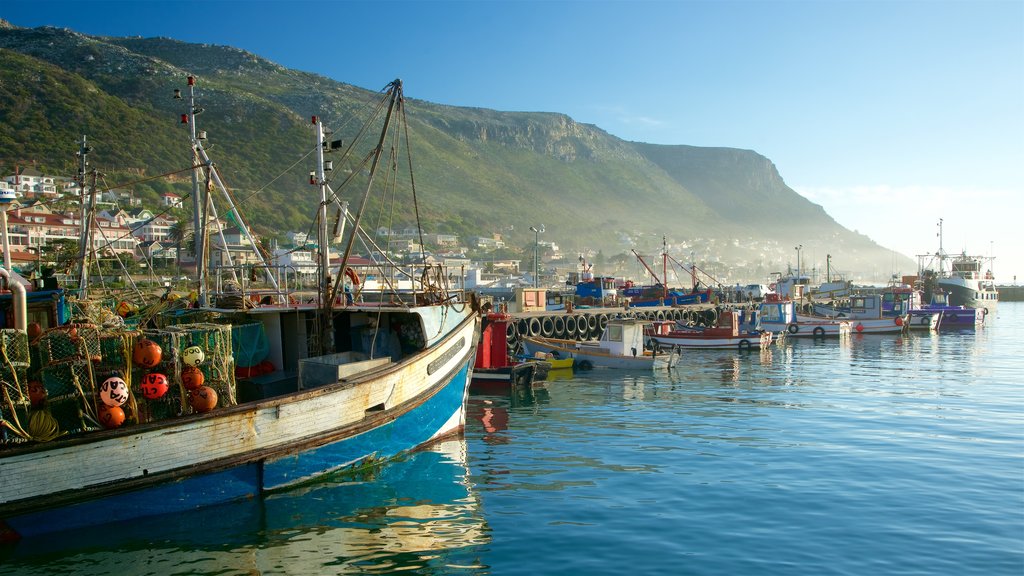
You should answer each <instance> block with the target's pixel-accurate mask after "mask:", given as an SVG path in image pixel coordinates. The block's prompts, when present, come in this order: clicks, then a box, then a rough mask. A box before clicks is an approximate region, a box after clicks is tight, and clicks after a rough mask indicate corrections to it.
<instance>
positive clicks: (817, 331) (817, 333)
mask: <svg viewBox="0 0 1024 576" xmlns="http://www.w3.org/2000/svg"><path fill="white" fill-rule="evenodd" d="M824 335H825V329H824V328H822V327H821V326H818V327H817V328H815V329H814V337H815V338H821V337H822V336H824Z"/></svg>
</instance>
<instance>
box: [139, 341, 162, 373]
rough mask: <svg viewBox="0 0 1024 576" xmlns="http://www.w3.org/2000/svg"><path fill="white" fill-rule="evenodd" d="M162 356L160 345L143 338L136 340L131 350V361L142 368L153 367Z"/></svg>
mask: <svg viewBox="0 0 1024 576" xmlns="http://www.w3.org/2000/svg"><path fill="white" fill-rule="evenodd" d="M163 357H164V351H163V349H161V348H160V345H159V344H157V343H156V342H153V341H152V340H148V339H145V338H144V339H142V340H139V341H138V342H136V343H135V348H134V349H133V350H132V361H133V362H135V363H136V364H138V365H139V366H142V367H143V368H154V367H155V366H156V365H157V364H159V363H160V360H161V359H162V358H163Z"/></svg>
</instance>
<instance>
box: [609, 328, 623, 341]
mask: <svg viewBox="0 0 1024 576" xmlns="http://www.w3.org/2000/svg"><path fill="white" fill-rule="evenodd" d="M605 333H606V334H608V341H609V342H622V326H619V325H618V324H609V325H608V330H607V331H606V332H605Z"/></svg>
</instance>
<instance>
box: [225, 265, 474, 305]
mask: <svg viewBox="0 0 1024 576" xmlns="http://www.w3.org/2000/svg"><path fill="white" fill-rule="evenodd" d="M464 273H465V270H464V268H463V267H461V266H460V267H459V268H458V272H455V267H453V266H445V265H442V264H435V265H430V266H425V267H422V268H419V269H418V273H412V272H409V271H407V270H404V269H398V268H397V267H385V268H382V267H381V266H379V265H373V264H366V265H351V266H347V267H346V269H345V274H344V275H343V277H342V282H343V284H342V286H341V287H339V288H338V289H337V290H334V291H333V293H334V294H335V304H336V305H341V306H344V305H348V304H354V303H363V302H379V303H392V304H407V305H424V304H441V303H446V302H465V301H466V294H465V282H464V281H463V278H464ZM268 274H269V275H272V276H273V278H274V281H273V282H272V281H271V280H270V277H269V276H268ZM212 277H213V278H214V279H215V280H214V290H213V292H212V294H211V302H213V304H214V306H215V307H227V308H240V307H242V306H243V305H244V306H245V307H258V306H292V305H297V304H319V303H320V290H321V286H320V284H319V281H318V277H317V274H316V272H315V269H312V268H304V267H303V268H299V267H295V266H292V265H279V266H261V265H256V266H253V265H234V266H219V267H216V268H214V269H213V270H212ZM218 302H225V303H227V304H228V305H219V304H218Z"/></svg>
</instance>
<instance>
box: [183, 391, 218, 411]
mask: <svg viewBox="0 0 1024 576" xmlns="http://www.w3.org/2000/svg"><path fill="white" fill-rule="evenodd" d="M188 403H189V404H190V405H191V406H192V409H193V410H195V411H196V412H199V413H203V412H209V411H210V410H213V409H214V408H216V407H217V391H216V390H214V389H213V388H210V387H209V386H200V387H199V388H198V389H196V390H193V391H192V392H190V393H189V395H188Z"/></svg>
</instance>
